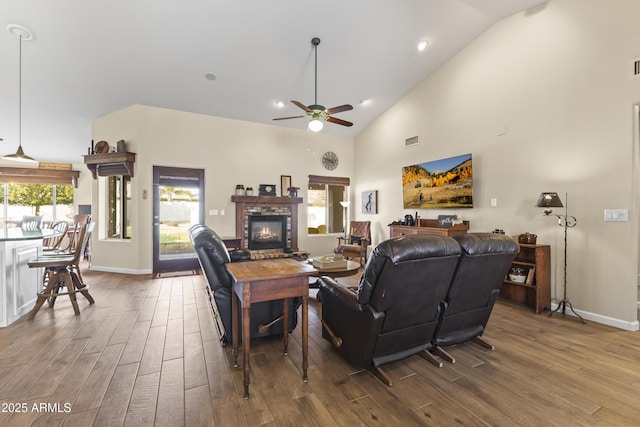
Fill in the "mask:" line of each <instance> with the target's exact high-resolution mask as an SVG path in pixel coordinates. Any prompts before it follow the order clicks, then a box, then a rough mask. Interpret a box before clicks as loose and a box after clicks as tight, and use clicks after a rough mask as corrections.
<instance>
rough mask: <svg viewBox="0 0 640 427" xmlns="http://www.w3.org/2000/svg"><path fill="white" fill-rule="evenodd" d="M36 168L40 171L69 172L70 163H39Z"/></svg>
mask: <svg viewBox="0 0 640 427" xmlns="http://www.w3.org/2000/svg"><path fill="white" fill-rule="evenodd" d="M38 168H40V169H52V170H61V171H70V170H71V163H48V162H40V163H39V164H38Z"/></svg>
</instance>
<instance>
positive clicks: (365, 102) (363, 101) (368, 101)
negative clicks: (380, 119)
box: [360, 98, 371, 107]
mask: <svg viewBox="0 0 640 427" xmlns="http://www.w3.org/2000/svg"><path fill="white" fill-rule="evenodd" d="M360 105H362V106H363V107H366V106H367V105H371V98H365V99H361V100H360Z"/></svg>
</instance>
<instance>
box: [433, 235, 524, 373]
mask: <svg viewBox="0 0 640 427" xmlns="http://www.w3.org/2000/svg"><path fill="white" fill-rule="evenodd" d="M454 239H455V240H456V241H457V242H458V243H459V244H460V247H461V249H462V254H461V256H460V261H459V263H458V267H457V268H456V272H455V274H454V276H453V279H452V281H451V287H450V288H449V291H448V292H447V296H446V298H445V299H444V301H443V309H442V320H441V321H440V326H439V327H438V331H437V333H436V337H435V340H434V351H435V353H436V354H437V355H439V356H440V357H442V358H444V359H446V360H448V361H450V362H452V363H453V362H455V359H454V358H453V357H452V356H451V355H450V354H449V353H447V352H446V351H444V350H443V349H442V347H444V346H449V345H453V344H459V343H462V342H465V341H469V340H472V341H474V342H476V343H478V344H480V345H481V346H483V347H485V348H488V349H490V350H493V346H492V345H491V344H489V343H488V342H487V341H485V340H484V339H483V338H482V334H483V333H484V330H485V328H486V326H487V322H488V321H489V316H490V315H491V311H492V310H493V306H494V304H495V302H496V300H497V299H498V296H499V294H500V288H501V287H502V283H503V282H504V278H505V276H506V275H507V273H508V272H509V268H510V267H511V262H512V261H513V259H514V258H515V257H516V254H517V253H518V252H519V251H520V247H519V246H518V243H516V241H515V240H513V239H512V238H510V237H507V236H503V235H501V234H494V233H468V234H460V235H457V236H454Z"/></svg>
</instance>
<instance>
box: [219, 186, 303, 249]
mask: <svg viewBox="0 0 640 427" xmlns="http://www.w3.org/2000/svg"><path fill="white" fill-rule="evenodd" d="M231 201H232V202H234V203H235V204H236V238H238V239H240V241H241V242H242V243H241V246H242V248H245V239H244V228H245V209H246V207H247V206H288V207H289V210H290V211H291V249H293V250H294V251H295V252H297V251H298V205H299V204H300V203H302V197H276V196H231Z"/></svg>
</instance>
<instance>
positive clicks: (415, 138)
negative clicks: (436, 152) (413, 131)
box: [404, 135, 420, 147]
mask: <svg viewBox="0 0 640 427" xmlns="http://www.w3.org/2000/svg"><path fill="white" fill-rule="evenodd" d="M419 143H420V140H419V139H418V135H416V136H412V137H411V138H407V139H405V140H404V146H405V147H413V146H414V145H418V144H419Z"/></svg>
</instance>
